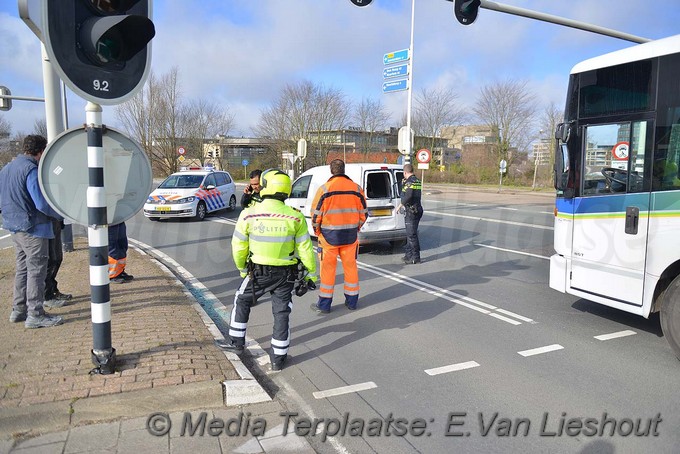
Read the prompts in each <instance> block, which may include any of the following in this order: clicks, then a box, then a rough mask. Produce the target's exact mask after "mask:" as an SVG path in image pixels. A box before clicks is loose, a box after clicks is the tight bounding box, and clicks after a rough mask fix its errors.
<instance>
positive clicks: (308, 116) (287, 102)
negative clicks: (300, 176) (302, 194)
mask: <svg viewBox="0 0 680 454" xmlns="http://www.w3.org/2000/svg"><path fill="white" fill-rule="evenodd" d="M349 111H350V106H349V103H348V102H347V101H346V99H345V95H344V93H343V92H342V91H341V90H339V89H335V88H326V87H324V86H323V85H316V84H314V83H313V82H311V81H308V80H304V81H302V82H298V83H296V84H288V85H286V86H285V87H284V88H283V90H282V91H281V93H280V95H279V96H278V97H277V98H276V99H275V100H274V102H273V103H272V105H271V106H269V107H267V108H265V109H264V110H263V111H262V112H261V114H260V120H259V122H258V126H257V127H256V129H255V131H256V133H257V134H259V135H260V136H263V137H268V138H271V139H273V140H274V141H275V144H276V145H275V148H276V150H277V152H280V151H284V150H289V151H291V150H292V147H294V146H295V142H297V140H298V139H306V140H307V141H308V146H307V148H308V153H307V159H306V160H305V164H306V165H308V166H311V165H319V164H325V163H326V160H327V157H328V151H329V144H332V143H335V141H336V138H335V137H334V136H331V135H330V134H329V131H334V130H337V129H340V128H343V127H345V124H346V121H347V117H348V115H349ZM279 156H280V155H279ZM279 156H277V157H275V159H276V160H277V161H278V160H279V159H280V157H279Z"/></svg>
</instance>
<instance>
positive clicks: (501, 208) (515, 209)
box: [498, 207, 519, 211]
mask: <svg viewBox="0 0 680 454" xmlns="http://www.w3.org/2000/svg"><path fill="white" fill-rule="evenodd" d="M498 209H499V210H508V211H519V208H510V207H498Z"/></svg>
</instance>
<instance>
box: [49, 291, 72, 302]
mask: <svg viewBox="0 0 680 454" xmlns="http://www.w3.org/2000/svg"><path fill="white" fill-rule="evenodd" d="M71 298H73V295H71V294H70V293H61V292H60V291H59V290H57V291H56V292H55V293H54V299H56V300H64V301H69V300H70V299H71ZM50 299H51V298H50Z"/></svg>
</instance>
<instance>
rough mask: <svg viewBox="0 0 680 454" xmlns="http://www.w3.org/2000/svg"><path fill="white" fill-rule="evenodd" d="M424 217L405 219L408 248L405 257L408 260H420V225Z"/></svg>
mask: <svg viewBox="0 0 680 454" xmlns="http://www.w3.org/2000/svg"><path fill="white" fill-rule="evenodd" d="M421 217H422V216H412V215H407V216H406V218H405V219H404V222H405V224H406V246H405V248H404V250H405V254H404V257H405V258H406V260H418V261H419V260H420V241H419V240H418V224H420V218H421Z"/></svg>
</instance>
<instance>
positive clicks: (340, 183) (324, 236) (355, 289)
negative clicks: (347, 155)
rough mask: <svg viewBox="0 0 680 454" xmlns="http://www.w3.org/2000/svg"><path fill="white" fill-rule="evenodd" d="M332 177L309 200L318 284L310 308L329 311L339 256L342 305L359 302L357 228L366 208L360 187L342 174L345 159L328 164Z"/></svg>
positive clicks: (354, 305)
mask: <svg viewBox="0 0 680 454" xmlns="http://www.w3.org/2000/svg"><path fill="white" fill-rule="evenodd" d="M330 169H331V175H332V176H331V177H330V178H329V180H328V181H327V182H326V183H325V184H324V185H323V186H321V187H320V188H319V189H318V191H317V192H316V195H315V196H314V201H313V202H312V227H313V228H314V232H315V233H316V235H317V237H318V238H319V249H318V250H319V262H320V264H321V286H320V288H319V300H318V302H316V303H312V305H311V309H312V310H313V311H315V312H316V313H317V314H328V313H330V311H331V303H332V302H333V289H334V287H335V270H336V267H337V258H338V256H340V261H341V262H342V269H343V272H344V281H345V282H344V284H345V285H344V293H345V306H347V308H348V309H349V310H352V311H353V310H355V309H356V307H357V302H358V301H359V271H358V270H357V254H358V253H359V230H360V229H361V226H362V225H363V224H364V222H366V215H367V213H368V210H367V208H366V198H365V197H364V191H363V189H361V186H359V185H358V184H356V183H355V182H354V181H352V179H351V178H350V177H348V176H347V175H345V162H344V161H343V160H342V159H335V160H333V161H331V164H330Z"/></svg>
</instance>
